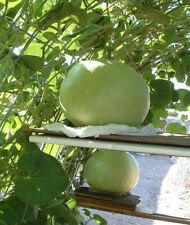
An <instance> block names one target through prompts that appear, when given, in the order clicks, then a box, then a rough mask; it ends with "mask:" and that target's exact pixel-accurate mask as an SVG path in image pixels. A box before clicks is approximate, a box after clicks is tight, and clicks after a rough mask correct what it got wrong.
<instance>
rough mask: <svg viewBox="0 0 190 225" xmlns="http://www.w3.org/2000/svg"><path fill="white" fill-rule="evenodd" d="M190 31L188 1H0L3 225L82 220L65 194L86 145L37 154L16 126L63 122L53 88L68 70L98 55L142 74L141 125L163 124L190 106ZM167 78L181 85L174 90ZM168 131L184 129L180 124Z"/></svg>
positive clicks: (74, 184)
mask: <svg viewBox="0 0 190 225" xmlns="http://www.w3.org/2000/svg"><path fill="white" fill-rule="evenodd" d="M189 30H190V3H189V0H159V1H158V0H131V1H130V0H117V1H116V0H57V1H56V0H44V1H41V0H0V102H1V104H0V111H1V113H0V144H1V148H0V158H1V161H0V188H1V192H2V193H1V198H2V201H1V202H0V224H9V225H11V224H53V222H52V223H50V221H56V223H54V224H64V223H66V222H68V223H70V224H72V225H73V224H83V222H82V219H81V217H80V216H79V215H80V214H79V211H77V209H76V207H74V205H75V203H74V202H75V200H74V199H73V196H72V195H71V193H72V189H73V188H74V187H77V186H79V185H80V184H82V183H83V178H82V176H79V177H78V178H77V177H76V174H77V173H79V172H80V173H82V172H81V171H80V170H79V168H80V166H81V165H83V164H84V162H85V160H86V158H87V157H88V156H89V154H91V150H87V149H86V150H82V151H81V150H80V149H79V148H74V149H73V148H68V147H59V146H51V145H41V149H42V150H43V153H42V152H40V151H39V148H38V147H37V146H35V145H32V144H31V143H29V142H28V139H27V135H26V134H24V133H23V132H22V129H20V128H22V127H24V126H30V127H39V126H41V125H43V124H46V123H50V122H55V121H59V120H63V119H64V115H63V114H62V111H61V109H60V106H59V100H58V92H59V87H60V84H61V82H62V80H63V79H64V77H65V76H67V71H68V70H69V68H70V67H71V66H72V65H73V64H75V63H77V62H78V61H80V60H86V59H102V58H104V59H113V60H118V61H121V62H122V63H126V64H127V65H129V66H131V67H133V68H134V69H136V70H137V71H138V72H139V73H141V74H142V76H143V77H144V79H145V80H146V82H147V83H148V85H149V88H150V95H151V108H150V111H149V114H148V116H147V118H146V120H145V122H144V125H145V124H148V123H153V125H154V126H155V127H156V128H163V127H164V126H165V125H166V121H165V120H166V118H167V117H168V110H169V109H174V110H178V111H188V110H189V109H190V91H189V86H190V32H189ZM173 78H176V79H177V81H178V82H180V83H185V84H186V85H187V89H178V90H176V89H175V88H174V84H173ZM182 119H183V120H184V121H185V120H187V119H188V118H187V117H185V116H183V118H182ZM167 129H168V131H169V132H177V133H185V132H186V129H185V127H183V126H181V125H179V124H178V123H173V124H170V125H169V126H168V128H167ZM52 156H53V157H52ZM28 158H32V159H34V160H33V161H32V162H33V163H32V162H31V163H27V164H26V162H27V160H28ZM55 158H57V159H59V162H60V163H61V164H62V166H63V169H62V167H61V166H60V163H58V161H57V160H56V161H55V160H54V159H55ZM35 159H39V161H38V160H37V161H38V162H36V161H35ZM29 161H30V160H29ZM39 162H40V163H39ZM38 163H39V164H40V165H41V167H40V168H41V169H40V170H39V171H38V173H37V172H36V170H37V168H39V166H38V165H39V164H38ZM47 164H48V165H50V166H48V165H47ZM43 165H44V166H43ZM46 165H47V170H46V169H45V168H46ZM51 172H52V174H51ZM54 173H56V174H58V175H57V178H56V177H55V176H54V175H53V174H54ZM79 175H80V174H79ZM44 176H45V177H46V181H44V182H43V181H42V178H43V177H44ZM53 177H54V179H53ZM61 177H62V181H64V182H63V183H61V182H60V178H61ZM52 179H53V181H52ZM67 179H68V182H67ZM52 182H53V183H54V184H55V185H53V184H52ZM52 185H53V186H55V188H47V187H52ZM27 189H28V190H30V191H31V192H30V194H29V192H26V190H27ZM41 193H44V195H41ZM8 196H9V197H8ZM31 196H32V198H31ZM39 196H40V198H39ZM7 197H8V198H7ZM5 198H7V199H5ZM15 202H16V204H18V205H19V204H20V207H19V208H20V210H18V209H17V208H16V207H15ZM71 202H72V203H73V204H71ZM71 205H72V206H71ZM73 207H74V208H73ZM84 213H85V214H86V215H87V216H89V218H90V220H91V219H94V220H95V221H97V222H101V223H102V224H105V223H106V222H105V221H104V220H103V219H102V218H100V217H99V216H98V215H95V216H94V217H93V216H91V215H90V214H89V212H88V211H85V210H84ZM11 218H12V219H11ZM39 221H40V222H39Z"/></svg>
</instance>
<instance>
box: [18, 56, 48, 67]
mask: <svg viewBox="0 0 190 225" xmlns="http://www.w3.org/2000/svg"><path fill="white" fill-rule="evenodd" d="M20 60H21V61H22V62H23V64H24V66H25V67H26V68H27V69H30V70H32V71H37V70H40V69H41V68H42V67H43V65H44V61H43V59H42V58H41V57H39V56H34V55H23V56H21V59H20Z"/></svg>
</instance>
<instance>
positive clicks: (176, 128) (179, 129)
mask: <svg viewBox="0 0 190 225" xmlns="http://www.w3.org/2000/svg"><path fill="white" fill-rule="evenodd" d="M166 132H168V133H179V134H186V132H187V129H186V127H185V126H183V125H181V124H179V123H177V122H175V123H170V124H168V126H167V127H166Z"/></svg>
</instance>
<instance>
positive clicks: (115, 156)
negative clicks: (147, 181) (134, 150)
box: [84, 150, 140, 194]
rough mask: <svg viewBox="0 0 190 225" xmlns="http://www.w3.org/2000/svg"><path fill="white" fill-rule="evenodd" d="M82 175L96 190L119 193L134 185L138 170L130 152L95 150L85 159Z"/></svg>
mask: <svg viewBox="0 0 190 225" xmlns="http://www.w3.org/2000/svg"><path fill="white" fill-rule="evenodd" d="M84 176H85V178H86V180H87V183H88V184H89V185H90V186H91V187H92V188H93V189H95V190H97V191H100V192H105V193H115V194H121V193H126V192H129V191H131V190H132V189H133V188H134V187H135V186H136V184H137V183H138V180H139V176H140V170H139V166H138V163H137V161H136V159H135V158H134V157H133V156H132V155H131V154H130V153H127V152H121V151H110V150H105V151H99V152H95V153H94V154H93V155H92V156H91V157H90V158H89V159H88V160H87V162H86V165H85V170H84Z"/></svg>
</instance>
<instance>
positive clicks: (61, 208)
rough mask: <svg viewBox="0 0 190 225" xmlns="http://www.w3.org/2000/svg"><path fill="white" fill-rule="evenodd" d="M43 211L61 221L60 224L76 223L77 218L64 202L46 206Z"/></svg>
mask: <svg viewBox="0 0 190 225" xmlns="http://www.w3.org/2000/svg"><path fill="white" fill-rule="evenodd" d="M44 212H46V213H48V214H50V215H53V216H54V217H55V218H56V219H57V220H59V221H60V222H62V223H61V224H66V223H65V222H68V224H69V225H78V222H77V219H76V218H75V217H74V215H73V214H72V212H71V211H70V209H69V208H68V207H67V206H66V205H64V204H59V205H56V206H53V207H47V208H45V209H44Z"/></svg>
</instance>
